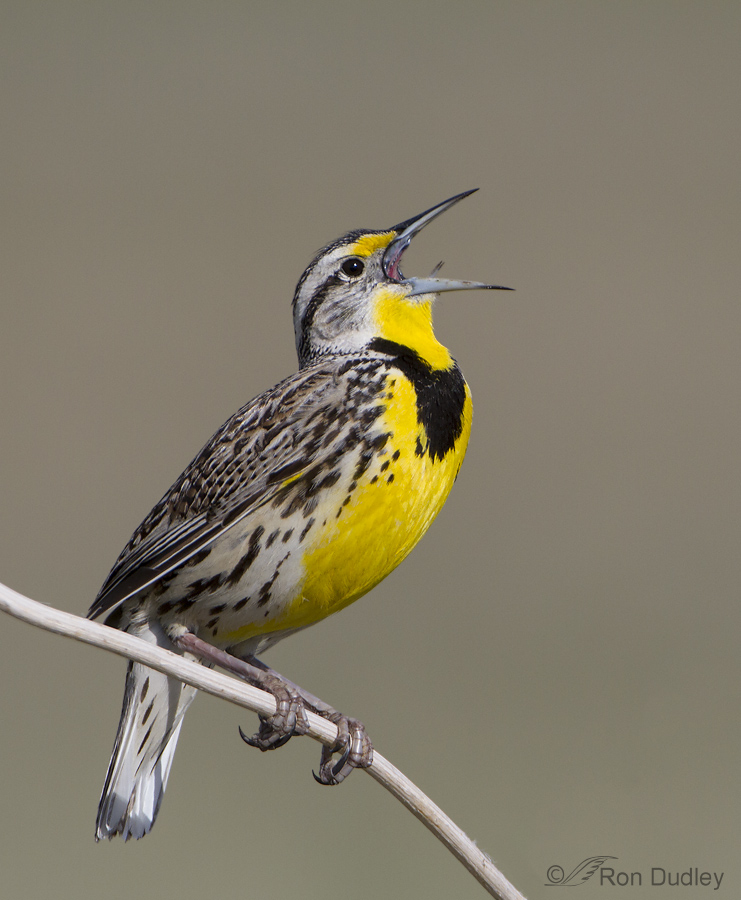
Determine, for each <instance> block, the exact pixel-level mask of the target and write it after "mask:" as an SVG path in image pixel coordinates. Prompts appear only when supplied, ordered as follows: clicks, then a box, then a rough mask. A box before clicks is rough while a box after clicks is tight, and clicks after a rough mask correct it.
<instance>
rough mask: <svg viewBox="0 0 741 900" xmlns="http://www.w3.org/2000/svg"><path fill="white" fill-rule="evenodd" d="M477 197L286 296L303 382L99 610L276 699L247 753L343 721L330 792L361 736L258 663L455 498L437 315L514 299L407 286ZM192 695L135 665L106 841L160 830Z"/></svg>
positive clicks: (332, 251) (462, 400)
mask: <svg viewBox="0 0 741 900" xmlns="http://www.w3.org/2000/svg"><path fill="white" fill-rule="evenodd" d="M471 193H473V191H466V192H465V193H462V194H458V195H456V196H455V197H451V198H450V199H449V200H446V201H444V202H443V203H440V204H438V205H437V206H433V207H432V208H431V209H428V210H426V211H425V212H423V213H421V214H420V215H418V216H415V217H414V218H411V219H407V220H406V221H403V222H401V223H399V224H398V225H394V226H393V228H386V229H383V230H381V231H370V230H359V231H351V232H349V233H348V234H346V235H344V237H341V238H339V240H336V241H333V242H332V243H331V244H329V245H328V246H327V247H325V248H324V249H323V250H322V251H321V252H320V253H318V254H317V256H316V257H315V258H314V260H313V261H312V262H311V263H310V264H309V267H308V268H307V269H306V271H305V272H304V274H303V275H302V276H301V278H300V280H299V282H298V285H297V287H296V291H295V294H294V297H293V321H294V329H295V335H296V349H297V351H298V359H299V370H298V372H296V374H294V375H292V376H290V377H289V378H287V379H286V380H285V381H282V382H281V383H280V384H278V385H276V386H275V387H273V388H271V389H270V390H268V391H266V392H265V393H263V394H261V395H260V396H259V397H256V398H255V399H254V400H252V401H251V402H249V403H248V404H247V405H246V406H244V407H242V409H240V410H239V411H238V412H237V413H235V414H234V415H233V416H232V417H231V418H230V419H229V420H228V421H227V422H226V423H225V424H224V425H223V426H222V427H221V428H220V429H219V430H218V431H217V432H216V434H215V435H214V436H213V437H212V438H211V440H210V441H209V442H208V443H207V444H206V446H205V447H204V448H203V449H202V450H201V451H200V453H199V454H198V455H197V456H196V458H195V459H194V460H193V462H192V463H191V464H190V465H189V466H188V467H187V468H186V469H185V471H184V472H183V474H182V475H181V476H180V477H179V478H178V479H177V481H176V482H175V484H174V485H173V486H172V487H171V488H170V490H169V491H167V493H166V494H165V495H164V497H163V498H162V499H161V500H160V501H159V503H157V505H156V506H155V507H154V509H153V510H152V511H151V512H150V513H149V515H148V516H147V517H146V519H144V521H143V522H142V524H141V525H140V526H139V528H137V530H136V531H135V532H134V534H133V536H132V538H131V540H130V541H129V543H128V544H127V545H126V547H125V548H124V550H123V552H122V553H121V555H120V556H119V558H118V560H117V561H116V564H115V565H114V567H113V569H112V570H111V573H110V575H109V576H108V578H107V579H106V581H105V584H104V585H103V587H102V588H101V590H100V593H99V594H98V597H97V598H96V600H95V602H94V603H93V605H92V607H91V609H90V612H89V613H88V615H89V617H90V618H97V617H99V616H103V615H105V616H106V618H105V621H106V624H108V625H112V626H114V627H116V628H121V629H123V630H125V631H127V632H129V633H130V634H134V635H137V636H139V637H141V638H142V639H143V640H145V641H149V642H150V643H153V644H157V645H158V646H160V647H165V648H167V649H169V650H173V651H175V652H177V653H181V654H186V655H187V656H188V657H190V658H195V659H198V660H199V661H201V662H204V663H205V664H207V665H213V664H219V665H224V666H226V668H228V669H231V670H232V671H237V672H238V673H239V674H241V675H243V676H244V677H247V678H248V680H250V681H252V682H253V683H254V684H257V685H258V686H261V687H263V688H266V689H268V690H270V691H271V692H272V693H273V694H274V695H275V696H276V701H277V712H276V714H275V716H273V717H271V718H270V719H268V718H264V719H261V724H260V730H259V732H258V733H257V734H256V735H255V736H254V737H251V738H245V740H247V742H248V743H251V744H252V745H253V746H257V747H260V748H261V749H271V748H274V747H277V746H280V745H281V744H282V743H285V741H286V740H287V739H288V738H289V737H290V736H291V735H292V734H300V733H302V732H303V731H305V713H304V709H305V708H309V709H312V710H314V711H316V712H319V713H320V714H322V715H325V716H327V717H328V718H330V719H331V720H332V721H334V722H336V723H337V724H338V726H339V736H338V741H337V744H336V745H335V747H333V748H329V749H327V748H325V750H324V751H323V753H322V760H321V765H320V770H319V775H318V780H319V781H321V782H322V783H324V784H337V783H339V782H340V781H341V780H342V779H343V778H344V777H345V775H346V774H347V773H348V772H349V771H350V770H351V769H352V768H353V767H355V766H368V765H370V763H371V760H372V753H373V751H372V744H371V742H370V740H369V739H368V736H367V734H366V733H365V729H364V728H363V726H362V724H361V723H360V722H358V721H357V720H355V719H348V718H347V717H346V716H342V715H341V714H339V713H337V712H336V711H335V710H333V709H332V708H331V707H329V706H328V705H327V704H324V703H322V702H321V701H319V700H318V699H317V698H315V697H313V696H312V695H311V694H308V693H307V692H306V691H303V690H302V689H301V688H298V687H297V686H296V685H294V684H292V683H291V682H289V681H287V680H286V679H284V678H282V676H280V675H278V673H276V672H274V671H273V670H272V669H270V668H269V667H268V666H266V665H265V664H263V663H262V662H261V661H260V660H258V659H257V654H259V653H262V652H263V651H265V650H267V649H268V648H269V647H271V646H273V644H275V643H277V642H278V641H280V640H282V639H283V638H285V637H287V636H288V635H290V634H293V633H294V632H296V631H299V630H300V629H302V628H306V627H307V626H309V625H313V624H314V623H315V622H318V621H320V620H321V619H324V618H325V617H326V616H328V615H331V614H332V613H334V612H337V611H338V610H340V609H342V608H343V607H345V606H347V605H348V604H349V603H352V602H353V601H354V600H357V599H358V597H361V596H362V595H363V594H366V593H367V592H368V591H370V590H371V588H373V587H374V586H375V585H377V584H378V583H379V581H381V580H382V579H383V578H385V577H386V575H388V574H389V572H391V571H392V570H393V569H394V568H395V567H396V566H397V565H398V564H399V563H400V562H401V561H402V560H403V559H404V557H405V556H406V555H407V554H408V553H409V552H410V551H411V549H412V548H413V547H414V546H415V545H416V543H417V541H419V539H420V538H421V537H422V535H423V534H424V533H425V532H426V531H427V529H428V528H429V526H430V524H431V523H432V521H433V519H434V518H435V516H436V515H437V514H438V512H439V511H440V509H441V507H442V505H443V503H444V502H445V499H446V498H447V496H448V493H449V491H450V489H451V487H452V486H453V482H454V481H455V478H456V475H457V474H458V470H459V469H460V466H461V463H462V462H463V457H464V454H465V452H466V445H467V444H468V437H469V433H470V430H471V415H472V406H471V394H470V391H469V389H468V385H467V384H466V382H465V380H464V378H463V375H462V374H461V370H460V369H459V367H458V364H457V363H456V361H455V360H454V359H453V357H452V356H451V355H450V353H449V352H448V350H447V349H446V348H445V347H444V346H443V345H442V344H441V343H440V342H439V341H438V340H437V338H436V337H435V334H434V331H433V327H432V304H433V301H434V300H435V296H436V295H437V294H439V293H442V292H444V291H460V290H472V289H478V288H486V289H502V290H507V289H506V288H501V286H499V285H491V284H482V283H480V282H473V281H452V280H448V279H442V278H438V277H437V270H435V271H434V272H433V273H432V275H431V276H430V277H427V278H406V277H405V276H404V275H403V274H402V272H401V269H400V268H399V266H400V261H401V257H402V254H403V253H404V250H405V249H406V248H407V247H408V245H409V243H410V241H411V239H412V238H413V237H414V235H415V234H417V233H418V232H419V231H420V230H421V229H422V228H423V227H424V226H425V225H427V224H428V223H429V222H430V221H432V219H434V218H435V217H436V216H438V215H440V214H441V213H442V212H444V211H445V210H447V209H449V208H450V207H451V206H453V204H455V203H457V202H458V201H459V200H461V199H463V198H464V197H467V196H468V195H469V194H471ZM195 693H196V690H195V689H194V688H192V687H189V686H188V685H184V684H182V683H181V682H179V681H177V680H175V679H173V678H169V677H167V676H166V675H162V674H160V673H159V672H155V671H153V670H152V669H149V668H147V667H146V666H143V665H140V664H139V663H136V662H130V663H129V666H128V671H127V674H126V689H125V693H124V700H123V709H122V712H121V720H120V723H119V726H118V734H117V736H116V741H115V744H114V748H113V755H112V758H111V762H110V765H109V768H108V775H107V777H106V781H105V786H104V788H103V794H102V797H101V800H100V806H99V808H98V818H97V826H96V839H98V840H100V839H101V838H106V837H107V838H111V837H113V836H114V835H116V834H121V835H122V836H123V838H124V839H128V838H130V837H134V838H140V837H142V836H143V835H145V834H147V833H148V832H149V831H150V829H151V827H152V825H153V823H154V820H155V818H156V816H157V813H158V810H159V807H160V803H161V800H162V794H163V792H164V790H165V786H166V784H167V779H168V775H169V771H170V766H171V764H172V759H173V754H174V752H175V745H176V743H177V740H178V735H179V732H180V727H181V725H182V721H183V715H184V713H185V711H186V710H187V708H188V706H189V705H190V703H191V702H192V700H193V698H194V696H195ZM333 753H340V759H339V761H338V762H335V761H334V759H333V756H332V754H333Z"/></svg>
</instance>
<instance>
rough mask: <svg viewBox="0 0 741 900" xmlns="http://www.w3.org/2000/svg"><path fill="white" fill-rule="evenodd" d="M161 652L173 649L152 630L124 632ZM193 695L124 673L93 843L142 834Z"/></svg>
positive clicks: (170, 683)
mask: <svg viewBox="0 0 741 900" xmlns="http://www.w3.org/2000/svg"><path fill="white" fill-rule="evenodd" d="M128 630H129V631H131V632H132V633H136V634H137V635H138V636H139V637H141V638H143V639H144V640H146V641H149V642H150V643H153V644H158V645H159V646H160V647H165V648H166V649H167V650H174V651H175V652H177V648H176V647H175V646H174V645H173V644H172V642H171V641H170V640H169V638H168V637H167V635H166V634H165V633H164V631H162V629H161V628H159V627H158V626H157V625H156V624H147V625H145V626H144V627H143V628H142V629H137V630H136V632H134V629H133V628H132V629H128ZM195 695H196V689H195V688H192V687H189V686H188V685H184V684H183V683H182V682H180V681H177V679H174V678H169V677H168V676H167V675H163V674H162V673H160V672H156V671H154V670H153V669H148V668H147V667H146V666H142V665H140V664H139V663H135V662H130V663H129V668H128V670H127V672H126V689H125V692H124V700H123V708H122V710H121V719H120V721H119V724H118V733H117V735H116V741H115V744H114V745H113V755H112V756H111V762H110V764H109V766H108V774H107V775H106V780H105V785H104V787H103V794H102V796H101V798H100V804H99V806H98V818H97V821H96V829H95V839H96V840H98V841H99V840H101V839H102V838H112V837H114V836H115V835H117V834H120V835H121V836H122V837H123V839H124V840H126V841H127V840H128V839H129V838H132V837H133V838H141V837H144V835H145V834H148V833H149V831H150V830H151V828H152V825H153V824H154V820H155V819H156V818H157V813H158V811H159V808H160V803H161V802H162V795H163V793H164V791H165V788H166V786H167V779H168V776H169V774H170V766H171V765H172V760H173V756H174V754H175V747H176V746H177V741H178V735H179V734H180V727H181V725H182V724H183V715H184V714H185V711H186V709H187V708H188V707H189V706H190V704H191V703H192V701H193V698H194V697H195Z"/></svg>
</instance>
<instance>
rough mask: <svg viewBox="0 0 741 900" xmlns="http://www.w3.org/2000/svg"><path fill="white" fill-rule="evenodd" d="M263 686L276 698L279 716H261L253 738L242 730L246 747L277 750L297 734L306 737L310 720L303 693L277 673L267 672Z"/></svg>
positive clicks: (262, 679) (262, 680)
mask: <svg viewBox="0 0 741 900" xmlns="http://www.w3.org/2000/svg"><path fill="white" fill-rule="evenodd" d="M255 687H260V688H262V689H263V690H265V691H267V692H268V693H270V694H272V695H273V697H275V706H276V709H275V713H274V714H273V715H272V716H260V729H259V731H257V732H256V733H255V734H253V735H252V737H249V736H248V735H246V734H245V733H244V731H242V729H241V728H240V729H239V734H240V736H241V738H242V740H243V741H244V742H245V744H249V745H250V747H257V749H258V750H277V749H278V747H282V746H283V745H284V744H285V743H287V742H288V741H289V740H290V739H291V738H292V737H293V736H294V735H299V736H300V735H302V734H306V732H307V731H308V730H309V721H308V719H307V718H306V703H305V701H304V699H303V697H302V696H301V695H300V693H299V692H298V691H297V690H296V689H295V688H294V687H293V686H292V685H289V684H287V683H286V682H285V681H284V680H283V679H282V678H280V677H279V676H278V677H276V676H275V675H274V674H273V673H268V672H263V673H262V678H261V679H260V683H259V684H255Z"/></svg>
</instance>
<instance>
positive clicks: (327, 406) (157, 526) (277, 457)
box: [88, 361, 352, 618]
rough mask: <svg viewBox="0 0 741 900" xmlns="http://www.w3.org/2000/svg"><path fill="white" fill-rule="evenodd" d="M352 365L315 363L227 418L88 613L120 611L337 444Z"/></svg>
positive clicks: (129, 546)
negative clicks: (330, 436) (336, 424)
mask: <svg viewBox="0 0 741 900" xmlns="http://www.w3.org/2000/svg"><path fill="white" fill-rule="evenodd" d="M347 368H348V367H346V366H342V367H341V368H339V369H338V366H337V363H336V361H335V362H334V364H333V363H332V361H328V362H326V363H322V362H320V363H315V364H313V365H311V366H307V367H306V368H304V369H302V370H300V371H299V372H297V373H296V374H295V375H292V376H291V377H290V378H287V379H286V380H285V381H282V382H281V383H280V384H278V385H276V386H275V387H274V388H272V389H271V390H269V391H266V392H265V393H264V394H261V395H260V396H259V397H256V398H255V399H254V400H252V401H251V402H250V403H248V404H246V406H244V407H242V409H240V410H239V411H238V412H237V413H235V414H234V415H233V416H232V417H231V418H230V419H229V420H228V421H227V422H225V423H224V425H223V426H222V427H221V428H220V429H219V430H218V431H217V432H216V434H215V435H214V436H213V437H212V438H211V440H210V441H209V442H208V443H207V444H206V446H205V447H204V448H203V449H202V450H201V451H200V452H199V453H198V455H197V456H196V457H195V459H194V460H193V461H192V462H191V463H190V465H189V466H188V467H187V468H186V469H185V471H184V472H183V473H182V475H181V476H180V477H179V478H178V480H177V481H176V482H175V483H174V484H173V486H172V487H171V488H170V490H169V491H167V493H166V494H165V495H164V496H163V497H162V499H161V500H160V501H159V503H158V504H157V505H156V506H155V507H154V508H153V509H152V511H151V512H150V514H149V515H148V516H147V518H146V519H145V520H144V521H143V522H142V523H141V525H140V526H139V528H137V530H136V531H135V532H134V534H133V535H132V537H131V540H130V541H129V543H128V544H127V545H126V547H125V548H124V550H123V552H122V553H121V555H120V556H119V558H118V560H117V561H116V563H115V565H114V566H113V569H112V570H111V572H110V574H109V575H108V578H107V579H106V581H105V583H104V584H103V587H102V588H101V590H100V592H99V594H98V596H97V598H96V599H95V601H94V602H93V604H92V606H91V607H90V610H89V612H88V617H89V618H97V617H98V616H100V615H102V614H103V613H108V614H110V613H112V612H113V611H114V610H115V609H117V608H118V607H120V606H121V605H122V604H123V603H124V602H125V601H126V600H128V599H129V598H130V597H132V596H134V595H135V594H138V593H140V592H142V591H144V590H146V589H147V588H149V587H151V586H152V585H153V584H155V583H156V582H158V581H159V580H161V579H162V578H164V577H165V576H166V575H168V574H169V573H170V572H173V571H175V570H176V569H178V568H179V567H180V566H182V565H183V564H184V563H185V562H187V561H188V560H189V559H191V558H192V557H193V556H195V555H197V554H198V553H200V552H201V551H202V550H204V549H205V548H206V547H208V546H209V545H210V544H211V543H212V542H213V541H215V540H216V539H217V538H219V537H221V536H222V535H223V534H225V533H226V532H227V531H228V530H230V529H231V528H233V527H234V526H235V525H237V524H238V523H239V522H241V521H242V520H243V519H244V518H246V517H247V516H249V515H250V514H251V513H252V512H254V510H256V509H258V508H259V507H261V506H263V505H264V504H266V503H269V502H271V501H272V500H274V499H275V498H276V496H277V495H278V492H279V491H280V490H281V489H282V488H283V486H284V485H285V484H286V482H287V481H291V482H292V481H294V480H296V479H298V478H300V477H301V475H302V473H305V472H308V471H309V470H310V469H311V468H312V467H314V466H316V465H317V463H320V462H321V461H322V459H324V458H326V457H329V456H330V455H331V454H332V453H333V452H336V447H335V445H336V443H337V438H336V437H335V439H334V440H333V441H331V442H329V444H328V442H327V440H326V435H327V428H328V422H333V421H334V420H335V419H336V418H337V411H338V410H342V409H343V408H345V407H346V405H347V403H348V398H349V397H350V394H351V385H350V384H349V381H348V378H347V377H343V376H344V375H345V373H346V372H347ZM351 405H352V404H351Z"/></svg>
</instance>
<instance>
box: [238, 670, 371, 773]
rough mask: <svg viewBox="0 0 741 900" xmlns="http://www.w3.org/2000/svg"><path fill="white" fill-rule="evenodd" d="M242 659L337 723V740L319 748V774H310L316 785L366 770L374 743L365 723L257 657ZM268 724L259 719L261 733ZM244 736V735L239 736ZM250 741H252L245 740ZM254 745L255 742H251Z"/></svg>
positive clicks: (324, 716) (310, 707)
mask: <svg viewBox="0 0 741 900" xmlns="http://www.w3.org/2000/svg"><path fill="white" fill-rule="evenodd" d="M245 661H246V662H247V663H249V664H250V665H251V666H254V667H255V668H256V669H261V670H262V671H263V672H264V673H265V674H266V675H270V676H272V677H273V678H275V679H277V680H278V681H280V682H281V683H283V684H284V685H285V686H286V688H288V690H290V691H292V692H295V694H296V695H298V696H299V697H300V698H301V699H302V700H303V701H304V703H305V704H306V706H307V707H308V709H310V710H311V711H312V712H315V713H316V714H317V715H319V716H322V718H324V719H328V720H329V721H330V722H334V724H335V725H336V726H337V740H336V741H335V743H334V744H333V745H332V746H331V747H327V746H324V747H322V757H321V760H320V763H319V774H318V775H317V774H316V773H312V774H313V775H314V778H315V779H316V780H317V781H318V782H319V784H340V782H342V781H344V780H345V778H346V777H347V776H348V775H349V774H350V772H352V770H353V769H358V768H360V769H367V768H368V766H370V765H371V763H372V762H373V744H372V743H371V739H370V738H369V737H368V733H367V732H366V730H365V725H363V723H362V722H361V721H360V720H359V719H351V718H350V717H349V716H345V715H343V714H342V713H341V712H338V711H337V710H336V709H334V708H333V707H331V706H330V705H329V704H328V703H325V702H324V700H320V699H319V698H318V697H316V696H314V694H311V693H309V691H306V690H304V689H303V688H301V687H299V686H298V685H297V684H294V683H293V682H292V681H290V680H289V679H288V678H286V677H285V675H281V674H280V673H278V672H276V671H275V669H271V668H270V666H268V665H266V664H265V663H264V662H262V660H260V659H258V658H257V657H256V656H246V657H245ZM266 725H267V728H269V727H270V726H269V725H268V724H267V720H261V724H260V734H262V732H263V728H265V727H266ZM242 737H243V738H244V735H242ZM247 743H248V744H252V741H251V740H247ZM253 746H254V745H253ZM335 753H339V754H340V758H339V760H337V762H334V761H333V758H332V757H333V756H334V754H335Z"/></svg>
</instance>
